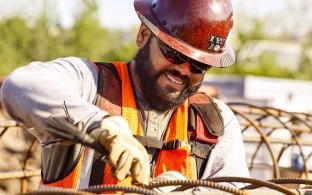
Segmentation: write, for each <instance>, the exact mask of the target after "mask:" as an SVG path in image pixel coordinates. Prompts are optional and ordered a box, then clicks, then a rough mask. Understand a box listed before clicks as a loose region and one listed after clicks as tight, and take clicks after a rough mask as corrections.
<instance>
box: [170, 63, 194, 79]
mask: <svg viewBox="0 0 312 195" xmlns="http://www.w3.org/2000/svg"><path fill="white" fill-rule="evenodd" d="M174 68H175V69H176V70H177V71H179V72H180V74H181V75H183V76H188V75H191V74H192V72H191V65H190V62H188V61H185V62H183V63H182V64H176V65H175V67H174Z"/></svg>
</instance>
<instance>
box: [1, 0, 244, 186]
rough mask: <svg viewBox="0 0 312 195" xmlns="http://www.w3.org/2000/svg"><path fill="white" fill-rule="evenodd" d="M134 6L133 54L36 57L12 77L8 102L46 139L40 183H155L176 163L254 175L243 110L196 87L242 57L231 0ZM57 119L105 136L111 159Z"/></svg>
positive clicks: (213, 173) (4, 97) (192, 171)
mask: <svg viewBox="0 0 312 195" xmlns="http://www.w3.org/2000/svg"><path fill="white" fill-rule="evenodd" d="M134 8H135V10H136V12H137V14H138V17H139V18H140V20H141V21H142V23H141V26H140V28H139V30H138V34H137V39H136V44H137V46H138V48H139V49H138V52H137V54H136V55H135V57H134V58H133V59H132V60H131V61H130V62H128V63H124V62H113V63H95V62H91V61H89V60H87V59H82V58H77V57H66V58H59V59H56V60H53V61H49V62H32V63H30V64H29V65H27V66H24V67H21V68H18V69H17V70H15V71H14V72H13V73H11V74H10V75H9V76H8V77H7V78H6V80H5V81H4V83H3V85H2V88H1V102H2V104H3V108H4V109H5V111H6V112H7V114H8V115H9V116H11V117H12V118H13V119H15V120H16V121H18V122H19V123H20V124H21V125H22V126H24V127H26V128H27V129H28V130H29V132H31V133H32V134H33V135H34V136H35V137H36V138H38V140H39V141H40V144H41V146H42V180H41V183H40V188H41V189H47V188H55V187H56V188H75V189H79V188H85V187H88V186H90V185H95V184H116V183H119V184H123V185H130V184H131V183H132V184H148V183H149V182H150V181H151V180H152V179H153V178H155V177H157V176H159V175H160V174H163V173H166V172H170V171H175V172H177V173H179V174H181V175H183V176H184V177H185V178H187V179H201V178H209V177H217V176H242V177H248V176H249V173H248V168H247V165H246V161H245V151H244V146H243V141H242V137H241V132H240V126H239V123H238V121H237V119H236V118H235V116H234V114H233V112H232V111H231V110H230V109H229V107H228V106H226V105H225V104H224V103H223V102H221V101H220V100H218V99H211V98H209V97H207V96H205V95H204V94H196V92H197V90H198V88H199V87H200V85H201V83H202V80H203V78H204V76H205V73H206V72H207V71H208V70H209V69H210V68H212V67H228V66H230V65H232V64H233V63H234V61H235V57H234V52H233V50H232V48H231V47H230V45H229V44H228V39H229V34H230V32H231V30H232V27H233V8H232V3H231V1H230V0H219V1H215V0H135V1H134ZM103 44H105V43H103ZM53 117H54V118H63V119H66V121H68V122H69V123H70V124H73V125H74V126H75V127H77V129H79V132H81V133H83V134H84V135H85V134H87V135H89V136H91V137H92V138H93V139H94V140H96V141H97V142H98V143H100V144H101V147H103V148H104V149H105V150H106V151H107V152H108V156H107V157H106V160H104V161H103V160H102V155H101V154H100V153H97V152H96V151H95V150H93V149H90V148H88V147H85V146H83V145H81V144H79V143H74V142H71V143H69V142H64V139H63V138H62V137H59V136H57V135H55V134H53V133H51V132H50V131H49V129H51V128H55V129H62V128H65V129H66V128H67V126H66V125H62V123H60V125H55V124H54V125H55V126H53V125H51V123H49V121H50V120H51V118H53Z"/></svg>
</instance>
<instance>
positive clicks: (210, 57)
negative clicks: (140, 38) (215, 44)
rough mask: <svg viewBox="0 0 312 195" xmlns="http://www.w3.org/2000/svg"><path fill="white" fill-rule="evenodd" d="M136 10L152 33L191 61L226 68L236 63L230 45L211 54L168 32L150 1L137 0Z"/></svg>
mask: <svg viewBox="0 0 312 195" xmlns="http://www.w3.org/2000/svg"><path fill="white" fill-rule="evenodd" d="M134 7H135V10H136V12H137V14H138V17H139V18H140V20H141V21H142V22H143V24H145V25H146V26H147V28H149V29H150V31H151V32H152V33H153V34H154V35H155V36H156V37H158V38H159V39H161V40H162V41H163V42H164V43H166V44H167V45H169V46H170V47H172V48H174V49H175V50H176V51H178V52H180V53H182V54H184V55H186V56H188V57H189V58H191V59H194V60H197V61H199V62H202V63H205V64H207V65H210V66H214V67H219V68H224V67H228V66H231V65H232V64H234V62H235V53H234V51H233V49H232V47H231V46H230V45H229V44H226V45H225V47H224V49H223V51H222V52H221V53H209V52H205V51H203V50H199V49H197V48H195V47H192V46H191V45H189V44H187V43H185V42H184V41H182V40H180V39H178V38H177V37H175V36H174V35H173V34H172V33H170V32H168V31H167V30H166V29H165V28H164V27H162V26H163V25H162V24H159V21H157V20H156V19H154V17H153V13H152V12H151V5H150V0H136V1H135V2H134Z"/></svg>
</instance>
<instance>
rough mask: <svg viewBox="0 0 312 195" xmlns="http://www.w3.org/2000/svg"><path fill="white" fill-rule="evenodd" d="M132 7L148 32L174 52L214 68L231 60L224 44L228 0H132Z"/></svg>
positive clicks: (228, 29) (228, 26)
mask: <svg viewBox="0 0 312 195" xmlns="http://www.w3.org/2000/svg"><path fill="white" fill-rule="evenodd" d="M134 8H135V10H136V12H137V14H138V16H139V18H140V20H141V21H142V22H143V23H144V24H145V25H146V26H147V27H148V28H149V29H150V30H151V32H152V33H153V34H155V36H157V37H158V38H159V39H161V40H162V41H163V42H165V43H166V44H167V45H169V46H170V47H172V48H173V49H175V50H177V51H178V52H180V53H182V54H184V55H186V56H188V57H190V58H192V59H194V60H197V61H199V62H202V63H205V64H208V65H211V66H216V67H227V66H230V65H232V64H233V63H234V62H235V54H234V51H233V49H232V48H231V46H230V45H228V44H227V42H228V37H229V34H230V32H231V30H232V27H233V6H232V3H231V0H135V1H134Z"/></svg>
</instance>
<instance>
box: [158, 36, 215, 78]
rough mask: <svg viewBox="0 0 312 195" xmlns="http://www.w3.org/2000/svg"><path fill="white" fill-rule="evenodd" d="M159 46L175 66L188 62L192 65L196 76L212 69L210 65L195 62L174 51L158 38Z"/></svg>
mask: <svg viewBox="0 0 312 195" xmlns="http://www.w3.org/2000/svg"><path fill="white" fill-rule="evenodd" d="M156 41H157V45H158V47H159V49H160V51H161V53H162V54H163V55H164V56H165V58H166V59H167V60H168V61H169V62H171V63H173V64H182V63H184V62H186V61H188V62H189V63H190V70H191V72H192V73H195V74H204V73H206V72H207V70H208V69H210V68H211V66H210V65H207V64H204V63H201V62H198V61H196V60H193V59H191V58H189V57H187V56H186V55H183V54H181V53H180V52H178V51H176V50H174V49H172V48H171V47H170V46H169V45H167V44H165V43H164V42H162V41H161V40H160V39H158V38H156Z"/></svg>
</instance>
